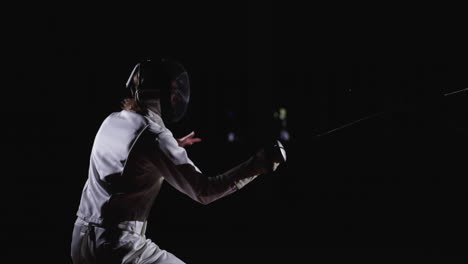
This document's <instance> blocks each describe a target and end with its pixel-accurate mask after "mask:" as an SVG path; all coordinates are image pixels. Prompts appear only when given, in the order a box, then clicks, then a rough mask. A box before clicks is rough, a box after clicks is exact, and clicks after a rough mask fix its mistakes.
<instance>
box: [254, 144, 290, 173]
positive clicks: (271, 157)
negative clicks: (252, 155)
mask: <svg viewBox="0 0 468 264" xmlns="http://www.w3.org/2000/svg"><path fill="white" fill-rule="evenodd" d="M256 160H257V164H260V166H263V167H264V168H265V169H266V170H267V172H274V171H276V169H277V168H278V166H279V165H280V164H282V163H285V162H286V150H285V148H284V146H283V144H282V143H281V141H279V140H275V141H274V142H272V143H270V144H267V145H266V146H265V147H264V148H262V149H260V150H259V151H258V152H257V154H256Z"/></svg>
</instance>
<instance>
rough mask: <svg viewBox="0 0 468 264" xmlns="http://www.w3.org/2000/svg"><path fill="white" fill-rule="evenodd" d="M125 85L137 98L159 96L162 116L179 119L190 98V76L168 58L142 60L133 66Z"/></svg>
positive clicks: (174, 120)
mask: <svg viewBox="0 0 468 264" xmlns="http://www.w3.org/2000/svg"><path fill="white" fill-rule="evenodd" d="M126 86H127V88H128V89H130V91H131V93H132V96H133V97H134V98H135V99H136V100H138V101H142V100H143V99H160V100H161V111H162V118H163V120H165V121H167V122H177V121H179V120H181V119H182V117H183V116H184V115H185V112H186V110H187V106H188V103H189V101H190V80H189V77H188V73H187V71H186V70H185V68H184V67H183V66H182V65H181V64H180V63H178V62H176V61H174V60H169V59H161V60H158V61H152V60H145V61H143V62H140V63H138V64H137V65H135V67H134V68H133V70H132V72H131V74H130V77H129V78H128V80H127V83H126Z"/></svg>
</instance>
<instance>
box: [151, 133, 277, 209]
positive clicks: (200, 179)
mask: <svg viewBox="0 0 468 264" xmlns="http://www.w3.org/2000/svg"><path fill="white" fill-rule="evenodd" d="M158 141H159V149H160V150H161V152H162V154H164V155H163V156H164V159H165V160H166V162H164V163H165V165H164V166H165V167H166V171H167V172H168V173H165V175H164V178H165V180H166V181H167V182H168V183H169V184H170V185H172V186H173V187H174V188H176V189H177V190H179V191H181V192H183V193H185V194H186V195H188V196H189V197H190V198H192V199H193V200H195V201H197V202H199V203H201V204H209V203H211V202H213V201H215V200H217V199H219V198H222V197H224V196H226V195H229V194H231V193H233V192H235V191H237V190H239V189H240V188H242V187H243V186H245V185H246V184H247V183H249V182H251V181H252V180H253V179H255V178H256V177H257V176H258V175H260V174H263V173H266V172H268V171H269V170H268V166H267V163H266V161H265V158H264V155H262V154H263V152H261V151H260V152H258V153H257V154H256V155H254V156H252V157H251V158H249V159H247V160H246V161H244V162H243V163H241V164H239V165H238V166H236V167H234V168H232V169H230V170H228V171H226V172H224V173H222V174H219V175H217V176H213V177H207V176H206V175H203V174H202V173H201V171H200V170H199V169H198V168H197V167H196V166H195V165H194V164H193V162H192V161H191V160H190V159H189V158H188V156H187V152H186V151H185V149H184V148H182V147H180V146H179V145H178V143H177V141H176V139H175V138H174V137H173V135H172V133H171V132H170V131H165V132H163V133H161V134H159V140H158Z"/></svg>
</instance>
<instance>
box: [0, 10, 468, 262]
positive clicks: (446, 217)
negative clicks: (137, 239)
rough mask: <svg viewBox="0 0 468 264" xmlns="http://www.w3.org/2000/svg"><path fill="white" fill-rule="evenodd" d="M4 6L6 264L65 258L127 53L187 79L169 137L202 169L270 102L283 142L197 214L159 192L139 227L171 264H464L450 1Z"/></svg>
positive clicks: (248, 144) (270, 129)
mask: <svg viewBox="0 0 468 264" xmlns="http://www.w3.org/2000/svg"><path fill="white" fill-rule="evenodd" d="M5 10H6V12H7V13H10V14H11V18H10V16H8V18H7V17H4V19H5V21H4V23H3V24H4V26H5V30H4V33H5V34H4V38H3V43H4V47H5V48H4V51H5V53H6V56H5V57H7V58H9V59H10V58H11V60H4V64H5V66H6V68H8V69H10V71H7V72H6V76H5V77H4V78H3V79H4V80H5V82H4V91H5V93H4V97H3V98H4V100H3V108H2V114H3V115H2V118H3V124H4V125H3V126H2V127H3V129H2V131H3V133H5V135H4V141H5V144H4V147H3V148H4V153H5V156H6V157H7V159H6V162H5V166H4V168H5V170H4V173H2V176H3V179H4V183H3V185H2V186H3V189H4V192H3V194H4V198H3V201H4V202H3V203H2V204H3V206H2V207H3V210H2V211H3V214H2V216H3V217H2V218H3V220H5V221H6V224H5V225H4V226H3V227H4V229H5V231H6V232H4V233H3V237H4V239H5V241H6V242H7V248H6V250H5V253H6V255H7V256H8V257H10V256H11V257H12V259H13V260H14V261H15V262H19V263H21V262H27V261H26V259H31V260H33V261H37V262H46V263H69V262H70V259H69V251H70V240H71V232H72V228H73V222H74V220H75V213H76V210H77V207H78V204H79V198H80V194H81V190H82V187H83V184H84V182H85V180H86V177H87V169H88V159H89V153H90V150H91V147H92V142H93V139H94V135H95V133H96V131H97V129H98V128H99V125H100V123H101V122H102V120H103V119H104V118H105V117H106V116H107V115H108V114H109V113H111V112H114V111H118V110H119V107H120V101H121V100H122V99H123V98H125V97H127V96H128V95H129V94H128V91H126V90H125V89H124V83H125V82H126V80H127V77H128V75H129V73H130V71H131V69H132V67H133V66H134V64H135V63H136V62H137V60H138V59H140V58H142V57H145V56H160V55H169V56H172V57H174V58H176V59H178V60H179V61H181V62H182V63H183V64H184V65H185V66H186V68H187V69H188V71H189V74H190V78H191V83H192V101H191V105H190V108H189V113H188V115H187V116H186V118H184V120H183V121H182V122H181V123H180V124H177V125H176V126H172V127H171V129H172V130H173V132H174V134H175V135H176V136H178V137H181V136H183V135H185V134H187V133H189V132H190V131H192V130H194V131H195V132H196V133H197V135H198V136H199V137H201V138H202V139H203V142H202V143H198V144H196V145H194V146H192V147H190V148H188V152H189V155H190V157H191V159H192V160H193V161H194V162H195V163H196V164H197V166H198V167H200V168H201V169H202V171H204V172H205V173H206V174H207V175H215V174H216V173H219V172H222V171H223V170H225V169H228V168H230V167H231V166H233V165H235V164H237V163H238V162H240V161H242V160H244V159H246V158H247V157H248V156H249V155H250V154H252V153H253V151H255V150H256V149H257V148H258V147H260V146H261V143H262V141H263V140H264V139H265V138H268V137H270V136H272V135H275V133H277V130H276V123H275V122H276V121H275V120H274V119H273V112H274V111H275V109H278V107H285V108H286V109H287V110H288V121H287V122H288V130H289V132H290V134H291V140H290V141H289V142H287V143H286V147H287V150H288V158H289V161H288V163H287V164H285V165H284V166H282V167H281V168H280V169H279V171H277V172H276V173H274V174H271V175H264V176H263V177H260V178H258V179H256V180H255V181H254V182H253V183H252V184H250V185H248V186H246V187H245V188H244V189H242V190H241V191H239V192H238V193H236V194H235V195H232V196H229V197H226V198H224V199H222V200H219V201H216V202H215V203H213V204H210V205H208V206H202V205H199V204H197V203H195V202H193V201H191V200H190V199H189V198H188V197H186V196H184V195H183V194H180V193H178V192H176V191H175V190H174V189H173V188H171V187H170V186H169V185H165V186H164V187H163V189H162V192H161V194H160V196H159V197H158V199H157V201H156V203H155V206H154V208H153V210H152V213H151V216H150V219H149V226H148V231H147V235H148V237H149V238H151V239H152V240H154V241H155V242H156V243H157V244H158V245H159V246H160V247H161V248H163V249H166V250H168V251H170V252H172V253H174V254H175V255H176V256H178V257H179V258H181V259H182V260H184V261H186V262H188V263H338V262H343V261H346V262H365V263H428V262H430V263H462V262H463V260H464V254H465V251H466V245H465V243H464V241H465V238H466V236H465V235H464V233H465V226H466V219H465V218H464V212H465V211H466V184H467V181H466V165H465V163H466V149H467V145H468V144H467V143H468V141H467V139H466V135H467V132H468V127H467V117H468V115H467V104H466V99H467V93H458V94H454V95H451V96H444V94H447V93H450V92H453V91H456V90H459V89H463V88H466V87H468V78H467V70H468V66H467V64H466V60H465V58H466V54H465V53H464V52H463V51H464V48H463V47H464V44H466V43H465V41H464V40H463V19H457V17H459V16H457V14H456V13H455V10H457V7H450V8H447V9H444V8H441V7H439V6H433V7H430V6H415V7H410V6H407V5H402V6H385V7H378V6H364V5H363V6H359V5H355V4H354V5H353V6H343V5H337V6H327V7H325V6H321V5H316V4H315V5H311V6H308V7H306V6H296V5H294V4H274V5H273V4H271V3H268V4H265V3H263V4H222V5H221V4H213V3H210V4H208V3H205V4H200V3H192V4H186V3H182V2H176V3H173V4H166V5H161V4H155V5H153V6H139V5H137V4H132V5H128V6H119V7H117V6H115V5H110V6H106V7H97V6H80V5H78V4H77V5H69V6H40V7H39V6H38V7H34V6H17V7H11V8H8V9H5ZM230 112H232V113H234V115H233V116H232V115H231V116H230V115H228V113H230ZM374 113H382V114H380V115H379V116H377V117H375V118H371V119H369V120H366V121H363V122H360V123H357V124H355V125H353V126H350V127H348V128H346V129H343V130H340V131H338V132H336V133H333V134H330V135H327V136H323V137H317V136H316V135H318V134H321V133H322V132H325V131H327V130H329V129H332V128H335V127H338V126H341V125H343V124H346V123H347V122H351V121H353V120H357V119H359V118H361V117H364V116H368V115H372V114H374ZM229 131H235V132H236V133H237V135H238V136H239V141H237V142H235V143H228V142H227V140H226V138H227V133H228V132H229ZM4 247H5V246H4Z"/></svg>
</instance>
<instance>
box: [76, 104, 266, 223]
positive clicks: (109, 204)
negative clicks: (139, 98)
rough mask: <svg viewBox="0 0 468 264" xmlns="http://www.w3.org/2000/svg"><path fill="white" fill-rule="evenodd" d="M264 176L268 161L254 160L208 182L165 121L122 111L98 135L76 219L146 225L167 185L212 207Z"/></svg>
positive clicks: (110, 119)
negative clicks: (163, 186)
mask: <svg viewBox="0 0 468 264" xmlns="http://www.w3.org/2000/svg"><path fill="white" fill-rule="evenodd" d="M265 172H267V170H266V169H265V166H264V162H262V161H261V160H259V159H258V158H257V156H253V157H251V158H249V159H248V160H247V161H245V162H243V163H241V164H240V165H238V166H237V167H235V168H233V169H231V170H229V171H227V172H225V173H223V174H220V175H218V176H214V177H207V176H205V175H203V174H202V173H201V172H200V170H199V169H198V168H197V167H196V166H195V165H194V164H193V162H192V161H191V160H190V159H189V158H188V156H187V152H186V151H185V149H184V148H182V147H180V146H179V145H178V142H177V141H176V139H175V138H174V136H173V135H172V133H171V131H170V130H169V129H167V128H166V127H165V126H164V123H162V120H161V118H154V117H153V118H149V117H146V116H143V115H141V114H138V113H135V112H131V111H127V110H122V111H120V112H115V113H112V114H111V115H110V116H108V117H107V118H106V119H105V120H104V122H103V123H102V125H101V127H100V129H99V131H98V133H97V135H96V138H95V141H94V145H93V148H92V152H91V158H90V166H89V175H88V179H87V181H86V183H85V186H84V188H83V193H82V196H81V202H80V205H79V209H78V212H77V215H78V217H79V218H81V219H82V220H84V221H86V222H89V223H95V224H98V225H103V226H107V225H109V226H113V225H120V224H121V223H127V222H134V223H135V222H144V221H146V219H147V217H148V214H149V212H150V209H151V207H152V204H153V202H154V199H155V198H156V196H157V195H158V193H159V191H160V189H161V186H162V184H163V182H164V180H166V181H167V182H168V183H169V184H170V185H172V186H173V187H174V188H176V189H177V190H179V191H180V192H182V193H184V194H186V195H188V196H189V197H190V198H192V199H193V200H195V201H197V202H200V203H202V204H208V203H210V202H212V201H215V200H217V199H219V198H221V197H223V196H226V195H229V194H231V193H233V192H235V191H236V190H238V189H240V188H242V187H243V186H245V185H246V184H247V183H249V182H250V181H252V180H253V179H254V178H255V177H257V176H258V175H259V174H262V173H265Z"/></svg>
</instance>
